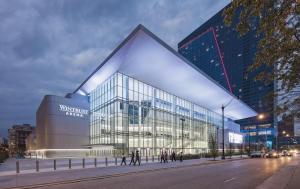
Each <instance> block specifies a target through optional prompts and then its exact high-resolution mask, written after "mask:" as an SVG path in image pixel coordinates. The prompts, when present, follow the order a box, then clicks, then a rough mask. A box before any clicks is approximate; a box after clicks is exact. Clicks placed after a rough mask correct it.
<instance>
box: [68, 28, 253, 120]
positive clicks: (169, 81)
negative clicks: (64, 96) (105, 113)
mask: <svg viewBox="0 0 300 189" xmlns="http://www.w3.org/2000/svg"><path fill="white" fill-rule="evenodd" d="M115 72H120V73H123V74H125V75H128V76H131V77H133V78H135V79H138V80H140V81H142V82H145V83H147V84H149V85H152V86H154V87H157V88H160V89H162V90H165V91H167V92H169V93H171V94H174V95H176V96H178V97H181V98H184V99H186V100H189V101H191V102H193V103H195V104H198V105H200V106H203V107H205V108H207V109H209V110H211V111H214V112H217V113H221V107H222V105H228V106H227V107H226V108H225V116H226V117H229V118H231V119H234V120H237V119H244V118H247V117H253V116H256V115H257V113H256V112H255V111H254V110H253V109H251V108H250V107H249V106H247V105H246V104H245V103H243V102H242V101H240V100H238V99H237V98H236V97H235V96H233V95H232V94H231V93H229V92H228V91H227V90H226V89H224V88H223V87H222V86H220V85H219V84H218V83H216V82H215V81H213V80H212V79H211V78H210V77H209V76H207V75H206V74H205V73H203V72H202V71H201V70H199V69H198V68H197V67H195V66H194V65H193V64H191V63H190V62H188V61H187V60H186V59H184V58H183V57H182V56H181V55H180V54H178V53H177V52H176V51H175V50H174V49H172V48H171V47H169V46H168V45H167V44H166V43H164V42H163V41H162V40H160V39H159V38H158V37H156V36H155V35H154V34H153V33H151V32H150V31H149V30H147V29H146V28H145V27H143V26H142V25H139V26H138V27H137V28H136V29H135V30H134V31H133V32H132V33H131V34H130V35H129V36H128V37H127V38H126V39H125V40H124V41H123V42H122V43H121V44H120V45H119V46H118V47H117V48H116V49H115V50H114V51H113V52H112V53H111V54H110V55H109V56H108V58H106V59H105V60H104V62H103V63H102V64H101V65H100V66H99V67H98V68H97V69H96V70H95V71H94V72H93V73H92V74H91V75H90V76H89V77H88V78H87V79H86V80H85V81H84V82H83V83H82V84H81V85H80V86H79V87H78V88H77V89H76V90H75V92H74V93H80V94H88V93H90V92H91V91H92V90H93V89H94V88H95V87H96V86H97V85H99V84H100V83H102V82H103V81H105V80H106V79H107V78H108V77H109V76H111V75H112V74H113V73H115Z"/></svg>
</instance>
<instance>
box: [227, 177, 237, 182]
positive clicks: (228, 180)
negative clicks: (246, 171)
mask: <svg viewBox="0 0 300 189" xmlns="http://www.w3.org/2000/svg"><path fill="white" fill-rule="evenodd" d="M234 179H235V178H231V179H227V180H224V182H230V181H232V180H234Z"/></svg>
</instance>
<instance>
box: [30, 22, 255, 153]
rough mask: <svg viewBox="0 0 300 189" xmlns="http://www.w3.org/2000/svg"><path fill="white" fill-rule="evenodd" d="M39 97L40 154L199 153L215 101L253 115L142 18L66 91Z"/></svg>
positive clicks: (211, 128)
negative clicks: (62, 95)
mask: <svg viewBox="0 0 300 189" xmlns="http://www.w3.org/2000/svg"><path fill="white" fill-rule="evenodd" d="M174 73H176V77H175V76H174ZM46 97H47V96H46ZM46 97H45V99H46V100H45V99H44V100H43V102H42V103H41V105H40V107H39V110H38V112H37V125H38V128H40V129H37V132H36V135H37V146H38V147H37V148H38V150H37V151H38V152H40V153H41V154H43V155H45V156H49V153H48V154H46V153H45V152H46V151H47V152H50V151H51V154H54V153H56V154H58V152H59V151H64V152H65V151H68V150H70V152H72V153H75V151H80V148H81V149H85V150H81V151H82V152H84V153H85V155H89V156H103V155H105V156H108V155H114V156H118V155H121V154H123V153H124V154H128V153H129V152H131V151H135V150H139V151H140V154H141V155H142V156H152V155H158V154H160V152H161V150H164V151H165V150H166V151H176V153H180V152H181V151H182V152H183V153H185V154H199V153H207V152H209V150H210V138H212V137H215V138H216V137H217V128H219V127H221V125H222V122H221V120H222V117H221V107H222V104H226V103H228V102H229V101H230V102H231V104H232V106H231V107H230V108H229V109H227V110H228V111H226V113H225V115H224V116H225V117H228V118H230V119H233V120H235V119H241V118H246V117H250V116H255V115H256V112H255V111H254V110H252V109H251V108H250V107H248V106H247V105H246V104H244V103H243V102H241V101H240V100H239V99H237V98H236V97H235V96H234V95H232V94H230V93H229V92H228V91H227V90H226V89H224V88H223V87H222V86H221V85H219V84H218V83H216V82H215V81H214V80H212V79H211V78H210V77H208V76H207V75H206V74H204V73H203V72H201V70H199V69H197V68H196V67H194V66H193V65H192V64H191V63H189V62H188V61H187V60H186V59H184V58H183V57H182V56H180V55H179V54H178V52H176V51H175V50H173V49H172V48H171V47H169V46H168V45H167V44H166V43H164V42H163V41H162V40H161V39H159V38H158V37H157V36H155V35H154V34H153V33H151V32H150V31H149V30H147V29H146V28H145V27H143V26H142V25H139V26H138V27H136V29H135V30H134V31H133V32H132V33H131V34H130V35H129V36H128V37H127V38H126V39H125V40H124V41H123V42H122V43H121V44H120V45H119V46H118V47H117V48H116V49H115V50H114V51H113V52H112V53H111V54H110V55H109V56H108V57H107V58H106V59H105V60H104V61H103V62H102V63H101V64H100V65H99V66H98V68H96V70H95V71H94V72H93V73H92V74H91V75H89V76H88V77H87V79H86V80H85V81H84V82H83V83H82V84H81V85H80V86H79V87H78V88H77V89H76V90H75V91H74V92H73V93H71V94H70V95H67V96H66V97H65V98H64V97H51V98H49V97H47V98H46ZM47 101H52V102H47ZM46 102H47V103H46ZM83 111H84V112H85V113H86V114H85V113H84V114H85V115H83V117H81V116H80V114H81V113H82V112H83ZM80 112H81V113H80ZM70 113H71V116H70ZM74 113H75V116H74ZM77 114H79V117H78V116H77ZM228 120H229V119H228ZM70 133H72V137H71V136H69V135H71V134H70ZM86 133H88V134H86ZM87 135H88V136H87ZM39 137H41V139H39ZM78 137H79V138H80V139H82V140H78V139H79V138H78ZM66 139H69V140H66ZM62 142H63V144H62ZM87 143H88V144H87ZM41 148H42V149H41ZM54 151H55V152H54Z"/></svg>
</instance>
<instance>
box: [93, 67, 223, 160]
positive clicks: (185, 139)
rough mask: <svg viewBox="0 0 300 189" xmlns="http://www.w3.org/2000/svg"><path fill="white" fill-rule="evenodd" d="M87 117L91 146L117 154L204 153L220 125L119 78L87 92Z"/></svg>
mask: <svg viewBox="0 0 300 189" xmlns="http://www.w3.org/2000/svg"><path fill="white" fill-rule="evenodd" d="M90 112H91V121H90V128H91V129H90V132H91V133H90V136H91V137H90V143H91V145H112V146H114V149H117V150H119V151H120V152H119V153H128V152H130V151H134V150H136V149H139V150H140V153H141V155H148V156H150V155H157V154H159V153H160V151H161V150H169V151H171V150H174V151H177V152H179V151H181V150H182V149H183V151H184V153H187V154H199V153H205V152H207V151H208V149H209V146H208V145H209V136H210V135H213V136H215V133H216V128H217V127H220V126H221V116H220V115H219V114H217V113H215V112H212V111H209V110H207V109H206V108H203V107H201V106H198V105H196V104H194V103H192V102H189V101H187V100H184V99H182V98H180V97H177V96H175V95H172V94H170V93H168V92H166V91H163V90H160V89H158V88H155V87H153V86H151V85H147V84H145V83H143V82H141V81H139V80H137V79H134V78H132V77H129V76H126V75H124V74H122V73H115V74H113V75H112V76H111V77H109V78H108V79H107V80H106V81H105V82H103V83H102V84H100V85H98V86H97V87H96V88H95V89H94V90H93V91H92V92H91V93H90Z"/></svg>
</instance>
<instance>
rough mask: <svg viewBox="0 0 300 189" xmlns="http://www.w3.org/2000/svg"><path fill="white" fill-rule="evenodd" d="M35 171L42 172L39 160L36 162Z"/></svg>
mask: <svg viewBox="0 0 300 189" xmlns="http://www.w3.org/2000/svg"><path fill="white" fill-rule="evenodd" d="M35 170H36V172H39V170H40V167H39V160H36V161H35Z"/></svg>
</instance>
